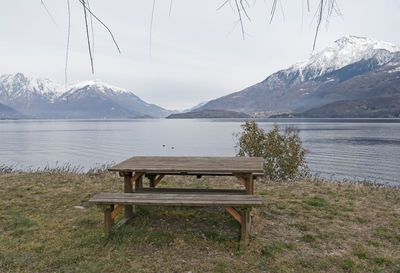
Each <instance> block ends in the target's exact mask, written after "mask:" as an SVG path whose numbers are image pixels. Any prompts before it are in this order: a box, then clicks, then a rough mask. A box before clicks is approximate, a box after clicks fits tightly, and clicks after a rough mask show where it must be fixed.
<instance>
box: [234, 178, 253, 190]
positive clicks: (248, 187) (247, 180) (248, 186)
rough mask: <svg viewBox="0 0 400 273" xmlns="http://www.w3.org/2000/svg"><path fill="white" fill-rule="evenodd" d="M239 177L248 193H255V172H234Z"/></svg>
mask: <svg viewBox="0 0 400 273" xmlns="http://www.w3.org/2000/svg"><path fill="white" fill-rule="evenodd" d="M233 175H234V176H236V178H237V179H239V181H240V183H242V184H243V185H244V186H245V187H246V194H254V182H253V174H252V173H249V174H243V173H234V174H233Z"/></svg>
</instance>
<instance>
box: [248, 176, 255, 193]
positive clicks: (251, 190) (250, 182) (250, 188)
mask: <svg viewBox="0 0 400 273" xmlns="http://www.w3.org/2000/svg"><path fill="white" fill-rule="evenodd" d="M246 193H247V194H254V182H253V174H252V173H251V174H249V175H248V177H247V179H246Z"/></svg>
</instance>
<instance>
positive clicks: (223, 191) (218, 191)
mask: <svg viewBox="0 0 400 273" xmlns="http://www.w3.org/2000/svg"><path fill="white" fill-rule="evenodd" d="M139 192H144V193H157V192H165V193H175V194H179V193H198V194H202V193H207V194H246V190H232V189H192V188H190V189H185V188H143V189H142V190H141V191H139Z"/></svg>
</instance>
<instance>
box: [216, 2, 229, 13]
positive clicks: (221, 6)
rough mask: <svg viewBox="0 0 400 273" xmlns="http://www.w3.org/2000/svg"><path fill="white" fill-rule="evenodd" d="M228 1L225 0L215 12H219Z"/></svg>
mask: <svg viewBox="0 0 400 273" xmlns="http://www.w3.org/2000/svg"><path fill="white" fill-rule="evenodd" d="M230 1H231V0H225V1H224V3H222V5H220V6H219V7H218V8H217V11H218V10H220V9H221V8H223V7H224V6H225V5H226V4H228V3H229V2H230Z"/></svg>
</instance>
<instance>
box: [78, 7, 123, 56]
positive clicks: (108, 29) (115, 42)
mask: <svg viewBox="0 0 400 273" xmlns="http://www.w3.org/2000/svg"><path fill="white" fill-rule="evenodd" d="M78 1H79V2H81V4H83V5H84V3H83V0H78ZM84 7H85V9H86V10H87V11H88V12H89V13H90V14H91V15H93V18H94V19H96V21H97V22H99V23H100V24H101V25H102V26H103V27H104V28H105V29H106V30H107V31H108V33H109V34H110V36H111V38H112V40H113V42H114V45H115V47H116V48H117V50H118V52H119V53H121V50H120V48H119V46H118V43H117V41H116V40H115V38H114V35H113V33H112V32H111V30H110V28H109V27H108V26H107V25H106V24H104V23H103V21H101V20H100V19H99V18H98V17H97V16H96V15H95V14H94V13H93V12H92V11H91V10H90V9H89V8H88V7H87V6H86V5H84Z"/></svg>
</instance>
